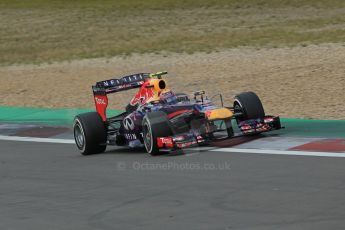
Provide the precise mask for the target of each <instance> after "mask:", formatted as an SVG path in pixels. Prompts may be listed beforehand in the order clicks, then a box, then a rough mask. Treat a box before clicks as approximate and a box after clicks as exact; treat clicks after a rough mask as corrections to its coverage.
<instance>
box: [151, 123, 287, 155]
mask: <svg viewBox="0 0 345 230" xmlns="http://www.w3.org/2000/svg"><path fill="white" fill-rule="evenodd" d="M238 127H239V129H240V130H241V135H240V136H245V135H253V134H260V133H264V132H269V131H273V130H278V129H281V128H282V127H281V124H280V118H279V117H278V116H265V117H264V118H263V119H253V120H245V121H241V122H239V123H238ZM229 138H231V137H229ZM211 141H212V139H211V138H207V137H205V136H203V135H200V134H197V133H194V132H193V130H191V131H190V132H188V133H184V134H178V135H174V136H169V137H157V146H158V148H160V149H166V150H175V149H182V148H188V147H193V146H198V145H201V144H207V143H209V142H211Z"/></svg>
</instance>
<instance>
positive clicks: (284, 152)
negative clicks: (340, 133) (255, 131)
mask: <svg viewBox="0 0 345 230" xmlns="http://www.w3.org/2000/svg"><path fill="white" fill-rule="evenodd" d="M211 151H216V152H231V153H258V154H271V155H290V156H314V157H345V153H335V152H306V151H289V150H269V149H238V148H219V149H213V150H211Z"/></svg>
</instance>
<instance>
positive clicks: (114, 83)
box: [92, 73, 150, 94]
mask: <svg viewBox="0 0 345 230" xmlns="http://www.w3.org/2000/svg"><path fill="white" fill-rule="evenodd" d="M147 78H150V74H149V73H138V74H132V75H128V76H124V77H122V78H120V79H109V80H105V81H99V82H96V85H94V86H92V90H93V92H94V94H95V93H96V94H98V93H100V92H103V94H104V93H105V94H109V93H116V92H119V91H123V90H128V89H134V88H138V87H140V86H141V85H142V84H144V82H145V80H146V79H147Z"/></svg>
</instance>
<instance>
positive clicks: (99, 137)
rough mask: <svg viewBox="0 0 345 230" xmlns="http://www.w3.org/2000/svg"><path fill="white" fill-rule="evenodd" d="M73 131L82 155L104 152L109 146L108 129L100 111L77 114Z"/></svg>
mask: <svg viewBox="0 0 345 230" xmlns="http://www.w3.org/2000/svg"><path fill="white" fill-rule="evenodd" d="M73 131H74V132H73V133H74V140H75V143H76V145H77V147H78V149H79V150H80V153H81V154H82V155H90V154H96V153H102V152H104V151H105V149H106V148H107V145H106V143H107V130H106V127H105V124H104V122H103V120H102V118H101V117H100V116H99V114H98V113H96V112H90V113H83V114H79V115H77V116H76V117H75V119H74V124H73Z"/></svg>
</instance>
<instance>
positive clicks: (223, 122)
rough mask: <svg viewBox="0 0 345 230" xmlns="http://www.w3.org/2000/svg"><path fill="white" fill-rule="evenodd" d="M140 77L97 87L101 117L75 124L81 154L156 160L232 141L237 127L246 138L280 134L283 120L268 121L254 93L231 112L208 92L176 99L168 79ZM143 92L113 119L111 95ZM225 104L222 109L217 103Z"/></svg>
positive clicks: (241, 97)
mask: <svg viewBox="0 0 345 230" xmlns="http://www.w3.org/2000/svg"><path fill="white" fill-rule="evenodd" d="M165 74H167V72H159V73H155V74H150V73H139V74H133V75H129V76H125V77H122V78H120V79H110V80H105V81H100V82H97V83H96V84H95V85H94V86H92V89H93V94H94V101H95V105H96V111H97V112H90V113H84V114H79V115H77V116H76V117H75V119H74V125H73V129H74V138H75V142H76V145H77V147H78V149H79V150H80V152H81V154H83V155H88V154H94V153H100V152H104V151H105V149H106V147H107V145H117V146H128V147H145V149H146V151H147V152H148V153H149V154H151V155H158V154H161V153H164V152H169V151H172V150H177V149H182V148H186V147H191V146H198V145H207V144H209V143H210V142H213V141H216V140H220V139H225V138H232V137H234V136H235V134H234V129H233V128H234V126H237V128H238V130H240V132H241V134H240V135H252V134H258V133H262V132H267V131H271V130H275V129H280V128H281V125H280V119H279V117H278V116H266V115H265V112H264V108H263V106H262V104H261V101H260V99H259V97H258V96H257V95H256V94H255V93H253V92H244V93H241V94H239V95H237V96H236V97H235V99H234V101H233V102H232V106H231V107H226V106H224V105H223V99H222V95H221V94H218V95H215V96H213V97H211V98H209V97H208V96H206V95H205V92H204V91H197V92H194V93H193V94H191V96H190V95H187V94H182V93H174V92H173V91H171V90H170V89H169V88H168V87H167V83H166V81H165V80H164V79H162V76H163V75H165ZM134 88H139V90H138V92H137V93H136V94H135V95H134V97H133V98H132V99H131V100H130V102H129V104H128V105H127V106H126V108H125V111H124V112H123V113H121V114H119V115H117V116H114V117H107V114H106V109H107V106H108V97H107V95H108V94H110V93H117V92H120V91H124V90H129V89H134ZM216 97H217V98H219V101H220V103H221V105H216V104H215V103H214V99H215V98H216Z"/></svg>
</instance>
